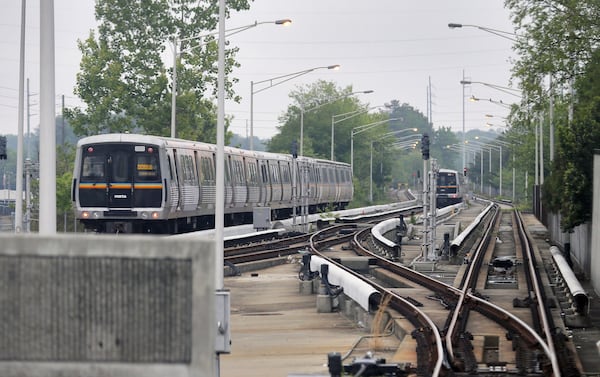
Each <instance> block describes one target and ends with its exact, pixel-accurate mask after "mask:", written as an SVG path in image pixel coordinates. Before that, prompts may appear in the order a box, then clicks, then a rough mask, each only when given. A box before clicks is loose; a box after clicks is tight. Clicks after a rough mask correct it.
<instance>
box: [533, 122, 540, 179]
mask: <svg viewBox="0 0 600 377" xmlns="http://www.w3.org/2000/svg"><path fill="white" fill-rule="evenodd" d="M540 117H541V116H540ZM534 128H535V179H534V182H533V184H534V185H535V186H537V185H539V184H540V181H539V179H538V178H539V176H540V171H539V168H540V161H539V142H538V140H539V135H538V126H537V124H536V125H535V126H534Z"/></svg>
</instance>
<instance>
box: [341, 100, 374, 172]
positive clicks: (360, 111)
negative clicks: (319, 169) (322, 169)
mask: <svg viewBox="0 0 600 377" xmlns="http://www.w3.org/2000/svg"><path fill="white" fill-rule="evenodd" d="M358 93H362V94H369V93H373V90H365V91H363V92H356V93H355V94H358ZM373 108H374V107H373ZM370 109H372V108H368V109H366V110H355V111H351V112H348V113H345V114H337V115H332V116H331V158H330V160H331V161H335V155H334V152H333V148H334V137H335V131H334V129H335V124H336V123H339V122H342V121H344V120H346V119H350V118H354V117H355V116H358V115H360V114H364V113H366V112H368V111H369V110H370ZM350 114H352V115H350ZM344 115H348V116H347V117H345V118H342V119H338V120H335V117H336V116H344Z"/></svg>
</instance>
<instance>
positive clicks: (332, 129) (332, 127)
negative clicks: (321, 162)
mask: <svg viewBox="0 0 600 377" xmlns="http://www.w3.org/2000/svg"><path fill="white" fill-rule="evenodd" d="M334 124H335V123H334V121H333V115H332V116H331V158H330V160H331V161H335V159H334V157H333V140H334V139H333V138H334V128H335V127H334Z"/></svg>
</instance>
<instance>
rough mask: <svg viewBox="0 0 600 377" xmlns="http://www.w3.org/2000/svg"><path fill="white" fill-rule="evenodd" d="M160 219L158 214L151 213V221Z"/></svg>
mask: <svg viewBox="0 0 600 377" xmlns="http://www.w3.org/2000/svg"><path fill="white" fill-rule="evenodd" d="M159 217H160V214H159V213H158V212H152V219H154V220H156V219H158V218H159Z"/></svg>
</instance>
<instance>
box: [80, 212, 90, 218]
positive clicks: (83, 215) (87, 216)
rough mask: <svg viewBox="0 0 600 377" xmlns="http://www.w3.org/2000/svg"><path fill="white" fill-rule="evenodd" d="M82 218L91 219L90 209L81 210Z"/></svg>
mask: <svg viewBox="0 0 600 377" xmlns="http://www.w3.org/2000/svg"><path fill="white" fill-rule="evenodd" d="M81 218H82V219H89V218H90V213H89V212H88V211H83V212H81Z"/></svg>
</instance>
